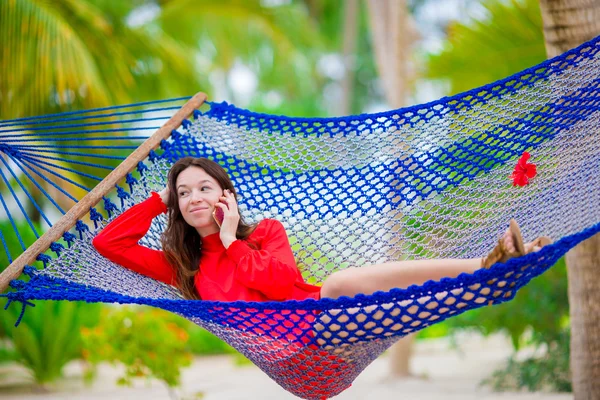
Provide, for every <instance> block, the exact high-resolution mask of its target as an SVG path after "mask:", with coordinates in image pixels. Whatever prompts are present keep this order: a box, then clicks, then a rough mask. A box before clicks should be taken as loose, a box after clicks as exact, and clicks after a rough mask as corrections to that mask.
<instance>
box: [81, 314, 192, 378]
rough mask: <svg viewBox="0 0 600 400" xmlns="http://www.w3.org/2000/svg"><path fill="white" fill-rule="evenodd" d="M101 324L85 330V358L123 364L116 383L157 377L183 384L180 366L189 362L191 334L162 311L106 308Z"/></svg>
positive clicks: (95, 362) (190, 358)
mask: <svg viewBox="0 0 600 400" xmlns="http://www.w3.org/2000/svg"><path fill="white" fill-rule="evenodd" d="M103 311H104V312H103V314H102V318H101V320H100V323H99V324H98V325H97V326H96V327H95V328H92V329H84V330H83V338H84V349H85V351H84V357H85V359H86V360H88V361H89V362H90V363H91V364H92V365H97V364H98V363H99V362H102V361H108V362H110V363H113V364H115V363H122V364H123V365H124V366H125V372H124V375H123V376H121V377H120V378H119V379H118V381H117V383H118V384H120V385H131V383H132V380H133V379H134V378H144V377H145V378H156V379H158V380H161V381H163V382H164V383H165V384H167V385H168V386H169V387H175V386H178V385H179V383H180V375H181V373H180V371H181V368H183V367H186V366H188V365H190V363H191V360H192V356H191V354H190V353H189V352H188V351H187V346H188V344H187V343H188V339H189V335H188V334H187V332H186V331H185V330H184V329H182V328H181V327H180V326H178V324H177V323H175V322H173V321H172V320H171V318H170V317H169V315H168V313H166V312H165V311H162V310H156V309H145V308H137V307H135V308H134V307H118V308H114V309H108V308H105V309H104V310H103Z"/></svg>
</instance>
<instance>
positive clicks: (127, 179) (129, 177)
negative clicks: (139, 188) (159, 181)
mask: <svg viewBox="0 0 600 400" xmlns="http://www.w3.org/2000/svg"><path fill="white" fill-rule="evenodd" d="M125 183H127V184H128V185H129V190H132V188H131V185H135V184H136V183H137V179H135V178H134V177H133V175H131V172H130V173H128V174H127V175H125Z"/></svg>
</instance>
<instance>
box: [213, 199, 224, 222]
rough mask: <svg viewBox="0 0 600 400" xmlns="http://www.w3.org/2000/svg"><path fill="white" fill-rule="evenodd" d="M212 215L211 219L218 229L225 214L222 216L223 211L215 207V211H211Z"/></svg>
mask: <svg viewBox="0 0 600 400" xmlns="http://www.w3.org/2000/svg"><path fill="white" fill-rule="evenodd" d="M221 203H224V202H222V201H221ZM212 215H213V219H214V220H215V222H216V223H217V225H219V228H220V227H221V225H222V224H223V218H225V214H224V212H223V210H222V209H221V208H219V207H215V210H214V211H213V213H212Z"/></svg>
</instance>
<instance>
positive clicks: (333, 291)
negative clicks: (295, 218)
mask: <svg viewBox="0 0 600 400" xmlns="http://www.w3.org/2000/svg"><path fill="white" fill-rule="evenodd" d="M503 239H504V244H505V246H506V247H507V248H508V249H511V251H512V250H514V243H513V239H512V236H511V235H510V233H509V231H508V230H507V231H506V232H505V234H504V236H503ZM532 249H533V251H536V250H539V248H538V247H533V245H532V244H531V243H527V244H526V245H525V250H526V252H529V251H531V250H532ZM481 261H482V260H481V258H473V259H441V260H413V261H393V262H388V263H384V264H376V265H370V266H366V267H361V268H348V269H345V270H341V271H337V272H335V273H333V274H331V275H330V276H329V277H327V279H326V280H325V282H324V283H323V287H322V288H321V297H330V298H337V297H340V296H350V297H352V296H354V295H356V294H359V293H363V294H372V293H374V292H376V291H379V290H381V291H388V290H390V289H393V288H407V287H409V286H410V285H420V284H423V283H425V282H427V281H428V280H440V279H442V278H445V277H448V278H455V277H457V276H458V275H460V274H461V273H463V272H466V273H473V272H475V271H476V270H478V269H479V268H480V267H481Z"/></svg>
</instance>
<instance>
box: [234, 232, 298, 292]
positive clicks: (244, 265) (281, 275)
mask: <svg viewBox="0 0 600 400" xmlns="http://www.w3.org/2000/svg"><path fill="white" fill-rule="evenodd" d="M265 222H267V221H265ZM263 223H264V222H263ZM267 223H269V226H268V227H267V232H266V235H265V237H264V238H263V240H262V243H261V244H260V249H259V250H254V249H252V248H251V247H250V246H249V245H248V243H246V242H245V241H243V240H239V239H238V240H236V241H234V242H233V243H231V245H230V246H229V247H228V248H227V255H228V257H229V258H230V259H231V260H233V261H234V262H235V263H236V270H235V279H237V280H238V281H239V282H241V283H243V284H244V285H246V286H247V287H249V288H251V289H255V290H258V291H260V292H262V293H263V294H264V295H265V296H267V297H268V298H270V299H272V300H285V299H288V298H290V297H291V295H292V291H293V289H294V284H295V282H296V280H297V279H298V276H299V275H300V271H299V270H298V267H297V266H296V260H295V259H294V254H293V253H292V249H291V247H290V242H289V240H288V237H287V234H286V232H285V228H284V227H283V225H282V224H281V222H279V221H277V220H268V222H267Z"/></svg>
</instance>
